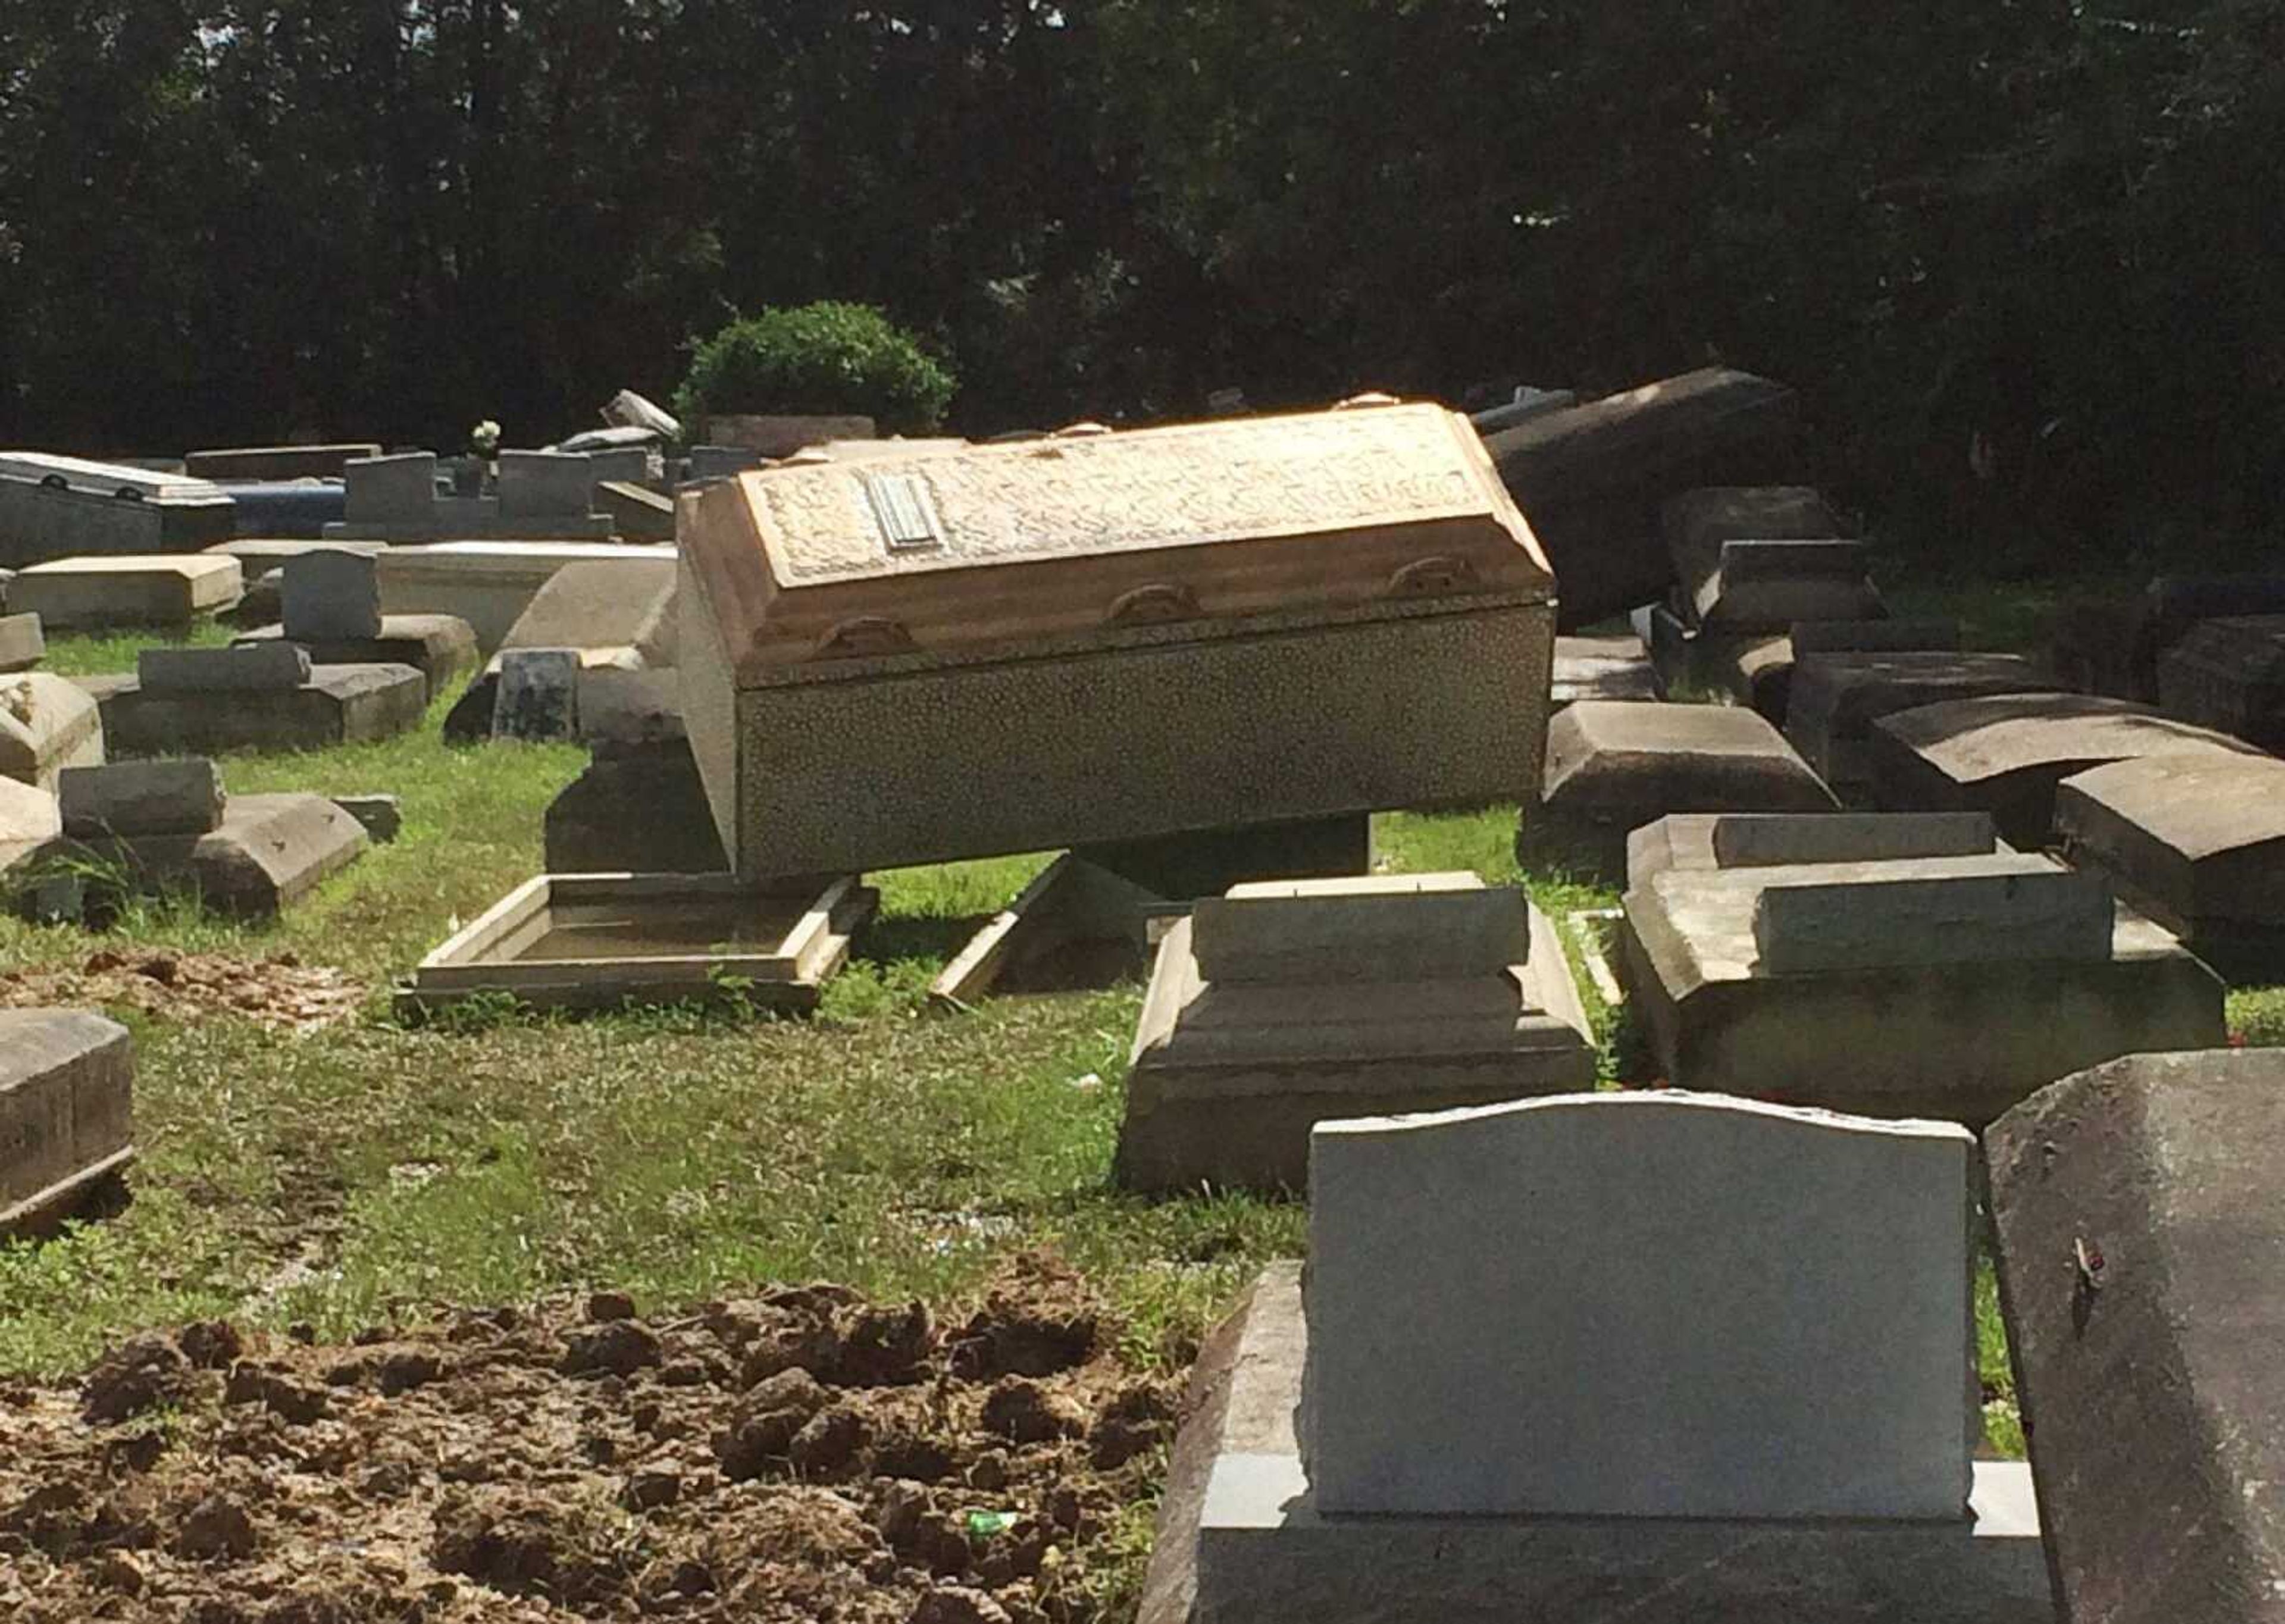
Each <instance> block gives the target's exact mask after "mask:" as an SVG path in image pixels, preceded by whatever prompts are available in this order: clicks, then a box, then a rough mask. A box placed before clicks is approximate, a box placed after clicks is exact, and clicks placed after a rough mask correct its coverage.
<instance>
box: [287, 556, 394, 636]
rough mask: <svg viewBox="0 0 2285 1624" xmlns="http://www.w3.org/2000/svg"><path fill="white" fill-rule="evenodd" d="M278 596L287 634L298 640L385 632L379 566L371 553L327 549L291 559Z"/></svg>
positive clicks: (371, 634)
mask: <svg viewBox="0 0 2285 1624" xmlns="http://www.w3.org/2000/svg"><path fill="white" fill-rule="evenodd" d="M279 599H280V608H281V609H282V614H281V615H280V617H279V618H280V619H281V621H282V622H283V624H284V625H285V628H286V635H287V637H289V638H293V639H296V640H297V641H307V642H323V641H332V640H336V639H367V638H377V637H379V636H380V635H381V566H380V565H379V564H377V563H376V562H374V561H373V556H372V555H371V554H370V553H352V552H349V551H346V550H327V551H318V552H311V553H300V554H298V555H296V556H295V557H293V558H290V559H287V561H286V578H285V581H284V583H283V584H282V586H281V588H280V592H279Z"/></svg>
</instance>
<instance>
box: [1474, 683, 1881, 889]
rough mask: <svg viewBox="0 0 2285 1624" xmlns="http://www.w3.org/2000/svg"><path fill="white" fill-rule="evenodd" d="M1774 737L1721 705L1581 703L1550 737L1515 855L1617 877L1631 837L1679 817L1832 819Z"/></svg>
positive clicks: (1822, 794) (1819, 788) (1808, 777)
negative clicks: (1808, 815)
mask: <svg viewBox="0 0 2285 1624" xmlns="http://www.w3.org/2000/svg"><path fill="white" fill-rule="evenodd" d="M1836 805H1837V803H1836V802H1835V801H1834V800H1833V794H1832V792H1831V791H1830V790H1828V789H1827V788H1826V787H1825V786H1824V785H1823V784H1822V783H1820V782H1819V781H1818V777H1817V774H1816V773H1812V772H1810V770H1809V767H1808V765H1806V764H1805V763H1804V762H1802V759H1801V757H1799V756H1797V755H1795V754H1794V749H1793V747H1792V746H1791V745H1789V744H1787V743H1786V741H1785V739H1784V737H1783V735H1781V734H1779V732H1778V730H1777V729H1776V728H1774V727H1772V726H1770V725H1769V723H1767V722H1766V721H1763V719H1762V718H1760V717H1758V716H1756V715H1755V714H1754V712H1752V711H1750V710H1739V709H1734V708H1732V707H1731V706H1727V705H1671V704H1653V705H1645V704H1630V703H1625V702H1604V701H1592V700H1590V701H1582V702H1579V703H1577V704H1574V705H1572V706H1570V707H1569V708H1568V709H1567V710H1563V711H1561V712H1559V713H1558V715H1557V716H1556V717H1555V718H1554V720H1553V721H1552V722H1551V723H1550V724H1549V725H1548V729H1547V773H1546V779H1545V782H1544V785H1543V788H1542V791H1541V794H1540V796H1539V800H1538V804H1537V805H1535V806H1530V807H1527V808H1526V809H1525V811H1524V813H1523V818H1522V823H1521V826H1520V828H1519V833H1518V836H1517V849H1518V851H1519V852H1524V853H1527V854H1528V855H1530V856H1533V857H1535V858H1536V857H1548V858H1554V859H1560V860H1561V861H1562V862H1564V863H1565V864H1567V866H1570V867H1576V868H1580V869H1582V871H1585V872H1590V873H1599V874H1606V875H1618V874H1620V873H1622V872H1623V871H1624V868H1625V865H1626V843H1627V835H1628V833H1629V831H1630V830H1632V829H1636V828H1640V827H1641V826H1642V825H1644V824H1645V823H1650V822H1653V821H1654V820H1657V819H1659V818H1662V817H1664V816H1666V815H1667V814H1668V813H1669V812H1831V811H1833V809H1834V808H1835V806H1836Z"/></svg>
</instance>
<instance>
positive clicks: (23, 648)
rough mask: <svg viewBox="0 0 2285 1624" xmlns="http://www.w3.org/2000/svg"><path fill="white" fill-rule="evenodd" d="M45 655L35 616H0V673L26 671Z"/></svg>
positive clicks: (38, 618) (46, 651)
mask: <svg viewBox="0 0 2285 1624" xmlns="http://www.w3.org/2000/svg"><path fill="white" fill-rule="evenodd" d="M47 653H48V639H47V636H46V634H45V632H43V630H42V629H41V626H40V617H39V616H37V615H0V671H29V670H31V669H32V667H34V666H35V665H37V664H38V663H40V662H41V661H42V660H43V659H45V658H46V657H47Z"/></svg>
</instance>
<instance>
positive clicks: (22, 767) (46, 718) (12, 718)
mask: <svg viewBox="0 0 2285 1624" xmlns="http://www.w3.org/2000/svg"><path fill="white" fill-rule="evenodd" d="M103 755H104V741H103V711H102V709H101V707H100V706H99V705H98V703H97V702H96V699H95V696H94V695H93V694H90V693H89V692H88V691H87V690H86V689H84V688H82V687H81V686H79V685H78V684H76V683H75V682H71V681H68V680H67V679H64V678H61V677H57V676H51V675H50V674H49V673H48V672H46V671H22V672H19V673H17V674H15V675H12V676H10V677H6V678H0V778H12V779H14V780H15V781H17V782H19V783H23V784H30V785H33V786H35V788H42V789H53V788H55V784H56V775H57V774H58V773H61V772H62V771H63V770H64V769H65V768H66V767H89V766H95V765H98V764H100V763H101V762H102V760H103Z"/></svg>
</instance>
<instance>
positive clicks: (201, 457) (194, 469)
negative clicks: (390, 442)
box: [183, 441, 381, 482]
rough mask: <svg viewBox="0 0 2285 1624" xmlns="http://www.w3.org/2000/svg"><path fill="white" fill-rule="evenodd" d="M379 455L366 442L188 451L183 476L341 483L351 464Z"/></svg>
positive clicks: (222, 480)
mask: <svg viewBox="0 0 2285 1624" xmlns="http://www.w3.org/2000/svg"><path fill="white" fill-rule="evenodd" d="M380 455H381V447H380V446H378V445H376V444H373V443H371V442H369V441H349V442H345V443H339V444H334V445H239V446H229V447H224V448H218V449H216V450H213V451H189V452H186V453H185V455H184V457H183V472H184V473H185V474H186V475H190V476H191V477H192V478H193V479H210V480H215V481H216V482H227V481H232V480H248V481H253V480H289V479H342V478H344V477H346V474H345V470H346V469H347V468H348V467H349V464H350V463H351V462H362V461H365V460H369V459H373V458H375V457H378V456H380Z"/></svg>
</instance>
